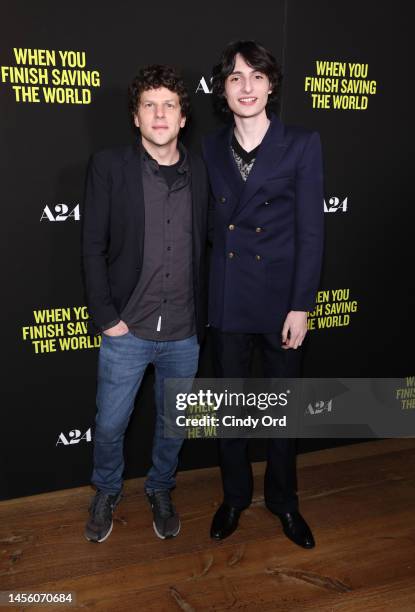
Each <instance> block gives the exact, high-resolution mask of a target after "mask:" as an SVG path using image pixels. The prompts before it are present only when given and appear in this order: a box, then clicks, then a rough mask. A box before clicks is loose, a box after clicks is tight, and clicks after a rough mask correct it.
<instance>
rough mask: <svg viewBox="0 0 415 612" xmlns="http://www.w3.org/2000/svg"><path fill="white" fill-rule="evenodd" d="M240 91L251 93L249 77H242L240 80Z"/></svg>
mask: <svg viewBox="0 0 415 612" xmlns="http://www.w3.org/2000/svg"><path fill="white" fill-rule="evenodd" d="M242 91H243V93H248V94H249V93H251V91H252V83H251V79H244V80H243V81H242Z"/></svg>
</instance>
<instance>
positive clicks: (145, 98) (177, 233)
mask: <svg viewBox="0 0 415 612" xmlns="http://www.w3.org/2000/svg"><path fill="white" fill-rule="evenodd" d="M129 94H130V111H131V114H132V118H133V121H134V124H135V126H136V127H137V128H138V130H139V137H138V139H137V142H136V143H135V144H134V146H128V147H120V148H116V149H108V150H104V151H101V152H99V153H97V154H95V155H93V157H92V159H91V163H90V167H89V172H88V179H87V188H86V198H85V210H84V227H83V264H84V271H85V283H86V294H87V302H88V308H89V312H90V315H91V317H92V319H93V321H94V323H95V325H96V326H97V327H98V328H99V329H100V330H101V332H102V344H101V347H100V352H99V363H98V389H97V415H96V427H95V436H94V469H93V474H92V483H93V484H94V485H95V487H96V489H97V492H96V495H95V497H94V499H93V501H92V504H91V506H90V517H89V520H88V522H87V525H86V528H85V536H86V538H87V539H88V540H91V541H93V542H102V541H104V540H105V539H106V538H107V537H108V536H109V535H110V533H111V530H112V524H113V521H112V514H113V511H114V509H115V507H116V505H117V504H118V503H119V501H120V499H121V490H122V477H123V470H124V458H123V443H124V434H125V430H126V428H127V425H128V422H129V419H130V416H131V413H132V411H133V408H134V400H135V396H136V394H137V391H138V389H139V387H140V384H141V381H142V378H143V375H144V372H145V370H146V368H147V366H148V365H149V364H153V365H154V372H155V385H154V390H155V403H156V425H155V433H154V440H153V450H152V466H151V468H150V470H149V472H148V474H147V479H146V482H145V491H146V494H147V496H148V499H149V502H150V505H151V508H152V511H153V519H154V521H153V526H154V530H155V532H156V534H157V535H158V536H159V537H160V538H162V539H164V538H170V537H174V536H176V535H177V534H178V532H179V529H180V520H179V516H178V513H177V512H176V510H175V508H174V506H173V503H172V499H171V489H172V488H173V487H174V486H175V471H176V468H177V463H178V454H179V451H180V448H181V445H182V440H180V439H172V438H166V437H165V435H164V428H163V423H164V406H163V399H164V381H165V379H166V378H193V377H194V376H195V374H196V370H197V367H198V356H199V343H200V340H201V338H202V334H203V330H204V327H205V305H204V301H205V300H204V296H205V288H204V266H205V234H206V223H207V219H206V217H207V199H208V184H207V176H206V171H205V168H204V164H203V161H202V160H201V159H200V158H198V157H195V156H193V155H192V154H190V153H189V152H188V151H187V150H186V149H185V147H184V146H183V145H182V144H181V143H180V141H179V140H178V137H179V132H180V130H181V129H182V128H183V127H184V125H185V123H186V119H187V118H188V115H189V96H188V93H187V91H186V88H185V85H184V82H183V79H182V78H181V76H180V75H179V74H178V73H177V72H176V71H175V70H174V69H173V68H171V67H169V66H164V65H151V66H147V67H146V68H143V69H142V70H140V72H139V73H138V75H137V76H136V77H135V79H134V80H133V82H132V84H131V86H130V90H129Z"/></svg>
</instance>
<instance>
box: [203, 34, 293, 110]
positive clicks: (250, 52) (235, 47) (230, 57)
mask: <svg viewBox="0 0 415 612" xmlns="http://www.w3.org/2000/svg"><path fill="white" fill-rule="evenodd" d="M238 53H240V54H241V55H242V57H243V58H244V60H245V61H246V63H247V64H248V65H249V66H251V67H252V68H253V69H254V70H258V71H259V72H262V73H264V74H266V75H267V77H268V79H269V82H270V86H271V88H272V92H271V93H270V95H269V97H268V104H267V108H268V107H269V106H271V105H272V104H274V103H275V102H276V101H277V99H278V95H279V90H280V85H281V81H282V73H281V69H280V67H279V65H278V63H277V60H276V59H275V57H274V56H273V55H271V53H270V52H269V51H268V50H267V49H265V47H263V46H262V45H260V44H259V43H257V42H255V41H254V40H237V41H235V42H231V43H229V44H228V45H227V46H226V47H225V49H224V51H223V53H222V56H221V58H220V62H219V63H218V64H216V66H214V68H213V70H212V93H213V95H214V104H215V109H216V110H217V111H218V112H219V113H220V114H222V115H228V116H229V115H230V114H231V111H230V109H229V107H228V104H227V102H226V98H225V81H226V79H227V78H228V76H229V75H230V74H232V72H233V70H234V68H235V58H236V55H237V54H238Z"/></svg>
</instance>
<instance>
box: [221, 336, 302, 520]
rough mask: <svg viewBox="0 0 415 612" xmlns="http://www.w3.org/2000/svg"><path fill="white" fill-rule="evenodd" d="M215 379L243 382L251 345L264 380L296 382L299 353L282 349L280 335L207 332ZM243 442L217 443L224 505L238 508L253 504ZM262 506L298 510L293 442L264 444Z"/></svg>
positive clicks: (249, 361) (245, 376)
mask: <svg viewBox="0 0 415 612" xmlns="http://www.w3.org/2000/svg"><path fill="white" fill-rule="evenodd" d="M212 335H213V347H214V354H215V368H216V376H217V377H218V378H248V377H249V375H250V370H251V360H252V355H253V350H254V347H255V345H258V346H259V347H260V349H261V351H262V361H263V372H264V377H265V378H281V377H284V378H297V377H298V376H299V374H300V363H301V349H296V350H294V349H283V348H281V334H237V333H231V332H221V331H220V330H218V329H215V328H212ZM248 442H249V439H247V438H229V439H227V438H224V439H221V440H219V448H220V462H221V472H222V482H223V490H224V502H225V503H227V504H229V505H230V506H233V507H234V508H238V509H239V510H243V509H245V508H247V507H248V506H249V505H250V503H251V501H252V492H253V478H252V468H251V463H250V461H249V456H248ZM264 498H265V504H266V506H267V507H268V508H269V509H270V510H271V511H273V512H292V511H294V510H297V509H298V497H297V471H296V441H295V439H293V438H290V439H284V438H273V439H269V440H268V449H267V467H266V471H265V479H264Z"/></svg>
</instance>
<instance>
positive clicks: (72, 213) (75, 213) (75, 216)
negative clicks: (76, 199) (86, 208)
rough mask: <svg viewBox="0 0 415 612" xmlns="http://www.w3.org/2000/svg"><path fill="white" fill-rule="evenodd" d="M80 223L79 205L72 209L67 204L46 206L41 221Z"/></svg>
mask: <svg viewBox="0 0 415 612" xmlns="http://www.w3.org/2000/svg"><path fill="white" fill-rule="evenodd" d="M68 219H72V220H73V221H80V219H81V214H80V212H79V204H76V205H75V206H73V207H72V208H70V207H69V206H68V205H67V204H62V203H60V204H56V205H55V206H52V207H49V206H47V205H46V206H45V208H44V209H43V211H42V216H41V217H40V221H67V220H68Z"/></svg>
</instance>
